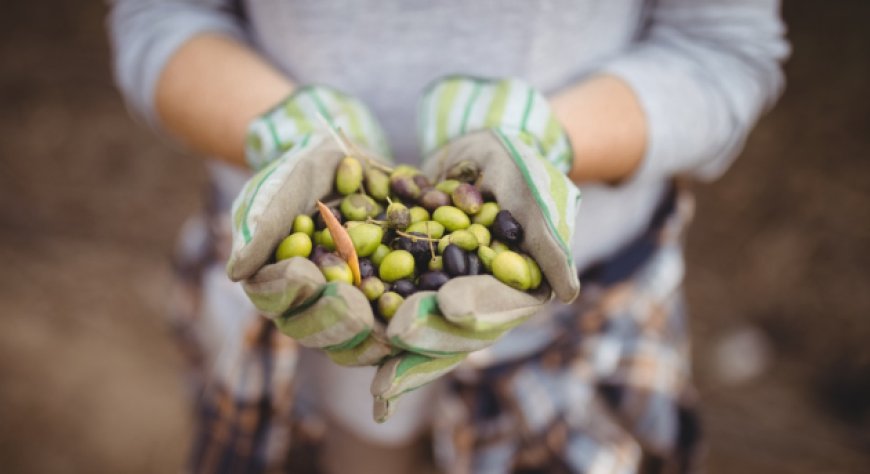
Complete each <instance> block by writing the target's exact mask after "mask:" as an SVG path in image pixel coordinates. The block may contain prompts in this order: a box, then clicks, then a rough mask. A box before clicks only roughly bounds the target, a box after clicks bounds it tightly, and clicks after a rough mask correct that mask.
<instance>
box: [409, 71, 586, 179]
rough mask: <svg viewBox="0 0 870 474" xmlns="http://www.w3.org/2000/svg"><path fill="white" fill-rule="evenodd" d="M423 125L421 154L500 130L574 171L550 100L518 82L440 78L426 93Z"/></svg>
mask: <svg viewBox="0 0 870 474" xmlns="http://www.w3.org/2000/svg"><path fill="white" fill-rule="evenodd" d="M419 123H420V130H419V136H420V141H421V149H422V150H423V156H427V155H429V154H430V153H432V152H433V151H435V150H437V149H438V148H440V147H442V146H443V145H445V144H447V143H448V142H450V141H451V140H453V139H455V138H458V137H460V136H462V135H465V134H466V133H469V132H473V131H477V130H484V129H498V130H499V131H500V132H501V133H502V134H504V135H507V136H515V137H517V138H519V139H520V140H522V141H523V142H525V143H526V144H527V145H529V146H531V147H533V148H535V149H536V150H537V151H538V152H539V153H540V154H541V156H543V157H544V158H545V159H546V160H547V161H549V162H550V163H551V164H552V165H553V166H555V167H556V169H558V170H559V171H561V172H563V173H568V171H569V170H570V169H571V164H572V161H573V159H572V157H573V151H572V150H571V143H570V142H569V141H568V137H567V136H566V135H565V132H564V130H563V129H562V126H561V124H560V123H559V121H558V120H557V119H556V116H555V115H554V114H553V112H552V110H550V105H549V103H548V102H547V99H546V97H544V95H543V94H541V93H540V92H539V91H537V90H536V89H535V88H533V87H532V86H530V85H528V84H526V83H525V82H523V81H520V80H518V79H494V80H491V79H481V78H474V77H468V76H448V77H445V78H442V79H439V80H438V81H436V82H435V83H433V84H432V85H431V86H429V88H428V89H427V90H426V92H425V93H424V95H423V99H422V101H421V104H420V122H419Z"/></svg>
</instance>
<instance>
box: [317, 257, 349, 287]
mask: <svg viewBox="0 0 870 474" xmlns="http://www.w3.org/2000/svg"><path fill="white" fill-rule="evenodd" d="M318 266H319V267H320V272H321V273H323V276H324V277H325V278H326V281H343V282H345V283H348V284H351V285H352V284H353V273H351V271H350V267H349V266H348V265H347V262H345V261H344V260H342V259H341V257H339V256H338V255H335V254H331V253H330V254H326V255H324V256H323V257H322V258H321V259H320V264H319V265H318Z"/></svg>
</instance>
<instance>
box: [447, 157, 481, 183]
mask: <svg viewBox="0 0 870 474" xmlns="http://www.w3.org/2000/svg"><path fill="white" fill-rule="evenodd" d="M478 175H480V169H479V168H478V167H477V163H475V162H473V161H469V160H462V161H460V162H459V163H456V164H455V165H453V166H451V167H450V169H448V170H447V179H455V180H457V181H464V182H466V183H473V182H474V181H475V180H476V179H477V177H478Z"/></svg>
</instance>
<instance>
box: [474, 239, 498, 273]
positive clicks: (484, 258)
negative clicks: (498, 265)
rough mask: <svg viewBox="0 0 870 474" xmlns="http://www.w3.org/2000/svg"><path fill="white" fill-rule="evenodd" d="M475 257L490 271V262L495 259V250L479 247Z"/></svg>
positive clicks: (484, 246)
mask: <svg viewBox="0 0 870 474" xmlns="http://www.w3.org/2000/svg"><path fill="white" fill-rule="evenodd" d="M477 256H478V258H480V262H481V263H483V267H484V268H486V269H487V270H489V271H492V261H493V260H494V259H495V256H496V253H495V250H493V249H491V248H489V247H487V246H486V245H481V246H480V247H478V248H477Z"/></svg>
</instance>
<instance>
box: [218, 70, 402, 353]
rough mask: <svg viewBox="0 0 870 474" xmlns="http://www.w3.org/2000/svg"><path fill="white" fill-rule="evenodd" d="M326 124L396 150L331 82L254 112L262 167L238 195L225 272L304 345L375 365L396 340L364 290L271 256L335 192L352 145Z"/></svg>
mask: <svg viewBox="0 0 870 474" xmlns="http://www.w3.org/2000/svg"><path fill="white" fill-rule="evenodd" d="M318 115H320V116H321V117H322V118H323V119H324V120H325V121H326V124H323V123H321V120H320V119H319V118H318ZM327 124H328V126H330V127H333V128H341V129H342V130H343V131H344V132H345V133H346V135H347V136H348V138H349V139H350V140H351V141H353V142H354V144H355V145H356V146H358V147H360V148H362V149H364V150H368V151H369V152H370V153H369V155H373V156H377V157H386V156H389V151H388V149H387V147H386V145H385V143H386V142H385V140H384V138H383V133H382V132H381V129H380V127H379V125H378V123H377V121H376V120H375V119H374V117H373V116H372V115H371V113H370V112H369V111H368V109H367V108H366V107H365V106H364V105H363V104H362V103H360V102H359V101H357V100H355V99H353V98H350V97H348V96H346V95H344V94H342V93H341V92H338V91H336V90H333V89H329V88H326V87H320V86H313V87H305V88H302V89H300V90H298V91H297V92H295V93H294V94H293V95H291V96H290V97H289V98H288V99H286V100H285V101H284V102H282V103H281V104H279V105H277V106H276V107H274V108H273V109H271V110H270V111H268V112H267V113H266V114H264V115H263V116H261V117H259V118H257V119H256V120H254V122H253V123H252V124H251V125H250V128H249V133H248V142H247V148H246V151H247V158H248V162H249V163H250V165H251V167H252V168H253V169H255V170H257V173H256V174H255V175H254V176H253V177H252V178H251V179H250V180H248V182H247V183H246V184H245V187H244V189H243V190H242V192H241V193H240V194H239V195H238V196H237V197H236V200H235V202H234V203H233V209H232V230H233V234H232V235H233V245H232V251H231V254H230V258H229V262H228V263H227V274H228V275H229V277H230V279H232V280H233V281H242V282H243V288H244V289H245V292H246V293H247V295H248V297H249V298H250V299H251V301H252V302H253V303H254V305H255V306H256V307H257V309H258V310H259V311H260V312H262V313H263V314H264V315H265V316H267V317H269V318H271V319H272V320H273V321H274V322H275V324H276V325H277V326H278V328H279V329H280V330H281V331H282V332H283V333H284V334H287V335H288V336H290V337H292V338H294V339H296V340H297V341H298V342H299V343H300V344H301V345H303V346H306V347H316V348H323V349H325V350H326V351H327V354H328V355H329V356H330V357H331V358H332V359H333V360H334V361H336V362H337V363H340V364H343V365H371V364H374V363H376V362H378V361H379V360H381V359H382V358H383V357H384V356H386V355H387V354H389V352H390V348H389V345H388V344H387V341H386V337H385V334H384V331H383V329H382V328H376V325H375V321H374V316H373V314H372V311H371V307H370V306H369V303H368V300H367V299H366V297H365V296H364V295H363V294H362V293H361V292H360V291H359V290H358V289H357V288H355V287H353V286H351V285H348V284H345V283H336V282H331V283H327V282H326V280H325V279H324V277H323V275H322V274H321V272H320V270H319V269H318V268H317V267H316V266H315V264H314V263H313V262H311V261H310V260H308V259H305V258H301V257H294V258H291V259H288V260H283V261H280V262H278V263H269V262H270V261H271V257H272V254H273V252H274V251H275V248H276V247H277V246H278V243H279V242H280V241H281V240H282V239H283V238H284V237H286V236H287V234H289V231H290V229H291V227H292V222H293V219H294V218H295V217H296V216H297V215H299V214H311V213H312V212H313V211H314V209H315V202H316V200H318V199H321V198H323V197H324V196H327V195H329V194H332V193H333V189H334V183H333V180H334V176H335V168H336V166H337V165H338V163H339V161H340V160H341V159H342V158H344V156H345V154H344V152H343V151H342V150H341V149H340V147H339V145H338V144H337V143H336V141H335V140H334V139H333V138H332V137H331V136H330V133H329V131H328V129H327V128H326V127H327Z"/></svg>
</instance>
